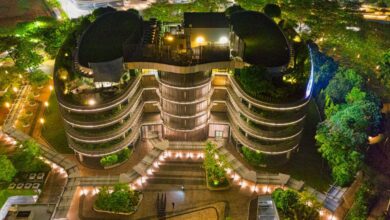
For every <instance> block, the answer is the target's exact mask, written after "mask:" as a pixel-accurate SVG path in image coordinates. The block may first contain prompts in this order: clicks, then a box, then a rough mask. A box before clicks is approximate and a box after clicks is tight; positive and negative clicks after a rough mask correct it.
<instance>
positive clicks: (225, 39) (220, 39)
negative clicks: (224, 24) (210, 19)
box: [218, 36, 229, 44]
mask: <svg viewBox="0 0 390 220" xmlns="http://www.w3.org/2000/svg"><path fill="white" fill-rule="evenodd" d="M218 42H219V43H220V44H227V43H229V39H228V38H227V37H225V36H222V37H220V38H219V40H218Z"/></svg>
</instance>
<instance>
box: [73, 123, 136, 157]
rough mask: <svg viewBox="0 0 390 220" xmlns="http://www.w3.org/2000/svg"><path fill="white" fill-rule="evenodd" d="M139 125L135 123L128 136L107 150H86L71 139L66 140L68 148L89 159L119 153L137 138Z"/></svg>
mask: <svg viewBox="0 0 390 220" xmlns="http://www.w3.org/2000/svg"><path fill="white" fill-rule="evenodd" d="M139 128H140V125H139V123H136V125H135V126H134V127H133V128H131V129H132V130H131V132H130V134H128V135H127V136H126V137H125V138H124V139H123V140H122V141H121V142H119V143H116V144H113V145H112V146H110V147H107V148H101V149H86V148H84V147H82V146H80V145H79V144H78V143H76V142H75V141H74V140H72V139H71V138H68V143H69V146H70V147H71V148H72V149H73V150H74V151H75V152H77V153H79V154H82V155H84V156H89V157H103V156H106V155H109V154H113V153H116V152H119V151H121V150H123V149H124V148H126V147H127V146H129V145H130V144H132V143H133V142H134V141H135V140H137V138H138V137H139V136H140V131H139Z"/></svg>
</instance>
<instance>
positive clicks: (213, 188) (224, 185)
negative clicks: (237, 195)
mask: <svg viewBox="0 0 390 220" xmlns="http://www.w3.org/2000/svg"><path fill="white" fill-rule="evenodd" d="M206 186H207V189H208V190H211V191H223V190H228V189H230V187H231V186H232V184H231V182H230V181H229V179H228V178H227V177H225V180H224V181H223V182H222V183H220V184H218V185H217V186H215V185H213V181H212V180H209V175H208V174H207V170H206Z"/></svg>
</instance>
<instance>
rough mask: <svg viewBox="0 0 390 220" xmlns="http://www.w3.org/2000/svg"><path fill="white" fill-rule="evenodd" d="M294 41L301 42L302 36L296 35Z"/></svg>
mask: <svg viewBox="0 0 390 220" xmlns="http://www.w3.org/2000/svg"><path fill="white" fill-rule="evenodd" d="M293 41H294V42H297V43H299V42H301V38H300V37H299V36H298V35H296V36H295V37H294V39H293Z"/></svg>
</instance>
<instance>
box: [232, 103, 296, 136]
mask: <svg viewBox="0 0 390 220" xmlns="http://www.w3.org/2000/svg"><path fill="white" fill-rule="evenodd" d="M226 107H227V109H228V113H229V114H228V115H229V119H230V120H231V121H232V122H233V123H234V124H235V125H237V126H239V127H240V128H241V129H242V130H243V131H244V132H246V133H247V134H248V135H250V136H252V137H254V138H257V139H261V140H267V141H285V140H291V139H295V138H299V136H300V135H301V133H302V131H303V128H301V127H297V128H294V129H291V130H286V129H283V130H280V131H264V130H260V129H258V128H254V127H252V126H250V125H249V124H248V123H246V122H245V121H244V120H242V119H241V118H240V116H239V115H238V113H237V112H236V111H234V109H233V106H232V105H230V104H229V103H226Z"/></svg>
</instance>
